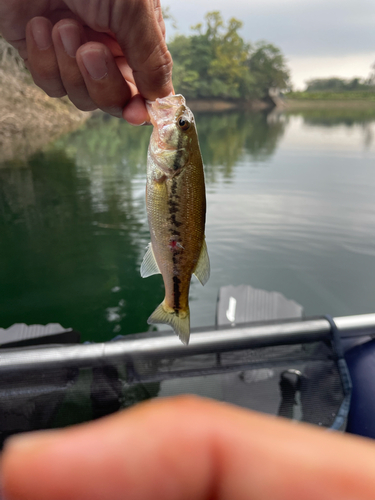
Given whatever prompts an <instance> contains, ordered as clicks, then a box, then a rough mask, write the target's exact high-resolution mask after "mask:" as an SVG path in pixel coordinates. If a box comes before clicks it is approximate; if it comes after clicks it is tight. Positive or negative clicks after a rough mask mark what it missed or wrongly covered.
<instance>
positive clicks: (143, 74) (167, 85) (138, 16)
mask: <svg viewBox="0 0 375 500" xmlns="http://www.w3.org/2000/svg"><path fill="white" fill-rule="evenodd" d="M65 2H66V4H67V5H69V7H70V8H71V9H72V11H73V12H74V13H75V14H76V15H78V16H79V17H80V18H81V19H82V20H83V21H84V22H85V23H86V24H87V25H88V26H89V27H90V28H92V29H93V30H95V31H99V32H110V33H112V34H113V35H114V36H115V38H116V40H117V42H118V43H119V45H120V47H121V49H122V51H123V53H124V55H125V58H126V60H127V63H128V64H129V66H130V68H131V69H132V71H133V77H134V80H135V83H136V86H137V88H138V90H139V92H140V93H141V95H142V96H143V97H144V98H146V99H150V100H154V99H156V98H157V97H165V96H166V95H168V94H170V93H171V92H173V86H172V66H173V63H172V57H171V55H170V53H169V51H168V47H167V44H166V42H165V38H164V35H165V27H164V21H163V17H162V14H161V6H160V0H101V1H100V2H98V1H95V2H89V3H88V2H87V0H65Z"/></svg>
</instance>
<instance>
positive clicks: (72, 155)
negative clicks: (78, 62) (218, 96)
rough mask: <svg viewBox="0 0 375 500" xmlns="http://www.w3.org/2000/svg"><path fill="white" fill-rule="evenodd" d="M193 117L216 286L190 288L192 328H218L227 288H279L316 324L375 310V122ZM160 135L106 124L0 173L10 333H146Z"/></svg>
mask: <svg viewBox="0 0 375 500" xmlns="http://www.w3.org/2000/svg"><path fill="white" fill-rule="evenodd" d="M340 113H341V111H340ZM345 113H346V112H345ZM196 119H197V125H198V131H199V136H200V143H201V149H202V153H203V157H204V163H205V169H206V179H207V185H208V223H207V240H208V245H209V253H210V258H211V264H212V277H211V279H210V281H209V283H208V284H207V285H206V287H204V288H202V287H201V286H200V285H199V284H197V283H195V282H193V283H192V293H191V298H192V300H191V309H192V324H193V326H199V325H209V324H213V323H214V315H215V305H216V295H217V292H218V288H219V287H220V286H222V285H227V284H233V285H238V284H242V283H248V284H251V285H253V286H254V287H257V288H264V289H267V290H277V291H280V292H282V293H284V295H286V296H287V297H288V298H292V299H295V300H297V301H298V302H300V303H301V304H302V305H303V306H304V308H305V311H306V313H307V314H319V313H323V312H324V313H325V312H327V313H331V314H350V313H359V312H371V311H370V310H369V308H370V307H371V303H372V299H371V297H372V296H374V295H375V285H374V283H375V275H374V274H375V244H374V241H375V238H374V236H375V222H374V221H375V214H374V203H373V193H374V190H375V172H374V169H373V164H374V163H373V161H374V151H373V142H372V137H373V133H374V126H375V117H370V115H368V114H366V113H364V114H363V115H362V117H361V116H359V115H358V114H357V113H354V114H352V115H349V114H344V115H342V114H341V115H340V114H337V113H336V112H335V113H334V114H333V115H327V114H326V115H324V114H323V113H322V111H319V113H316V112H315V111H314V112H306V113H304V114H297V115H280V114H276V113H274V114H271V115H268V116H267V115H266V114H262V113H260V114H245V113H240V112H231V113H223V114H215V115H208V114H197V116H196ZM327 127H329V133H327ZM150 133H151V128H150V127H137V128H136V127H130V126H128V125H127V124H125V123H123V122H120V121H119V120H117V119H111V118H108V117H106V116H102V115H97V116H95V117H94V118H93V119H92V120H90V121H89V122H88V123H87V124H86V125H85V126H84V127H83V128H82V129H81V130H79V131H77V132H75V133H73V134H70V135H68V136H65V137H63V138H62V139H60V140H59V141H58V142H56V143H54V144H52V145H51V146H50V147H49V148H48V149H47V150H45V151H44V152H43V153H39V154H37V155H34V156H32V157H31V158H29V159H28V161H25V162H18V163H17V164H9V163H8V164H7V165H2V166H0V234H1V238H0V311H1V316H0V318H1V320H0V326H2V327H7V326H10V325H11V324H13V323H15V322H25V323H28V324H32V323H42V324H45V323H48V322H60V323H61V324H62V325H63V326H65V327H68V326H72V327H74V328H76V329H77V330H80V331H81V332H82V333H83V338H84V339H90V340H108V339H109V338H112V337H113V336H114V335H116V334H118V333H121V334H125V333H134V332H139V331H144V330H146V329H147V324H146V320H147V317H148V315H149V313H150V312H151V311H153V310H154V309H155V307H156V306H157V305H158V304H159V303H160V301H161V300H162V297H163V286H162V281H161V278H160V277H159V276H153V277H150V278H148V279H147V280H143V279H142V278H141V277H140V275H139V265H140V262H141V259H142V256H143V253H144V248H145V246H146V244H147V242H148V240H149V235H148V227H147V222H146V213H145V202H144V187H145V173H146V151H147V146H148V141H149V136H150ZM364 144H365V145H364ZM259 166H267V168H258V167H259ZM373 270H374V271H373ZM349 285H350V286H349Z"/></svg>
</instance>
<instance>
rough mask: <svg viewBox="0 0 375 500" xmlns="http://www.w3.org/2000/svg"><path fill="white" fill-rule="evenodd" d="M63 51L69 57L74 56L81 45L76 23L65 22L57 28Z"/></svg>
mask: <svg viewBox="0 0 375 500" xmlns="http://www.w3.org/2000/svg"><path fill="white" fill-rule="evenodd" d="M58 30H59V34H60V37H61V41H62V44H63V46H64V49H65V52H66V53H67V54H68V56H70V57H75V56H76V52H77V50H78V49H79V47H80V45H81V33H80V30H79V28H78V26H77V25H76V24H73V23H66V24H62V25H61V26H59V28H58Z"/></svg>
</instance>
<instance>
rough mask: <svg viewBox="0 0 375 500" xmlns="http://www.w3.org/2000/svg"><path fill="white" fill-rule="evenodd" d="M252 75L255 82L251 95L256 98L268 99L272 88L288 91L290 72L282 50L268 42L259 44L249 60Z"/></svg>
mask: <svg viewBox="0 0 375 500" xmlns="http://www.w3.org/2000/svg"><path fill="white" fill-rule="evenodd" d="M247 64H248V67H249V70H250V74H251V76H252V78H253V80H254V83H253V85H252V87H251V93H252V95H253V96H254V97H259V98H260V99H267V98H268V96H269V91H270V89H272V88H277V89H279V90H288V88H289V87H290V72H289V69H288V68H287V65H286V61H285V58H284V56H283V54H282V53H281V51H280V49H278V48H277V47H275V46H274V45H272V44H271V43H268V42H264V41H261V42H258V43H257V44H256V45H255V48H254V50H253V52H252V53H251V55H250V58H249V60H248V63H247Z"/></svg>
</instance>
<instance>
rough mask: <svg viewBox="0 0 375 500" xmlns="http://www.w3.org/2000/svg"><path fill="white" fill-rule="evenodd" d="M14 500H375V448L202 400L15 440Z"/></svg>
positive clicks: (11, 453)
mask: <svg viewBox="0 0 375 500" xmlns="http://www.w3.org/2000/svg"><path fill="white" fill-rule="evenodd" d="M2 474H3V477H2V479H3V488H4V495H5V497H6V498H7V499H8V500H108V499H111V500H120V499H121V500H123V499H124V498H126V499H127V500H149V499H150V498H152V499H153V500H191V499H192V498H193V499H194V500H209V499H213V498H220V499H222V500H237V499H238V500H242V499H243V500H248V499H249V498H251V499H252V500H286V499H288V500H297V499H301V498H303V499H304V500H332V499H333V498H340V500H344V499H345V500H349V499H354V498H355V499H356V500H370V499H371V500H373V499H374V498H375V445H374V443H373V442H370V441H366V440H364V439H361V438H355V437H350V436H343V435H339V434H334V433H329V432H326V431H323V430H321V429H318V428H314V427H312V426H307V425H303V424H301V425H296V424H295V423H290V422H287V421H284V420H283V419H280V418H279V419H276V418H274V417H269V416H265V415H260V414H256V413H254V412H250V411H247V410H243V409H240V408H237V407H232V406H230V405H226V404H223V403H217V402H213V401H209V400H203V399H198V398H193V397H180V398H172V399H166V400H156V401H153V402H149V403H144V404H140V405H138V406H136V407H134V408H133V409H131V410H127V411H124V412H120V413H117V414H115V415H112V416H110V417H106V418H104V419H102V420H100V421H96V422H93V423H90V424H84V425H81V426H77V427H74V428H70V429H66V430H62V431H48V432H43V433H34V434H33V435H29V436H21V437H14V438H11V439H10V440H9V441H8V444H7V445H6V448H5V451H4V455H3V458H2Z"/></svg>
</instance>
